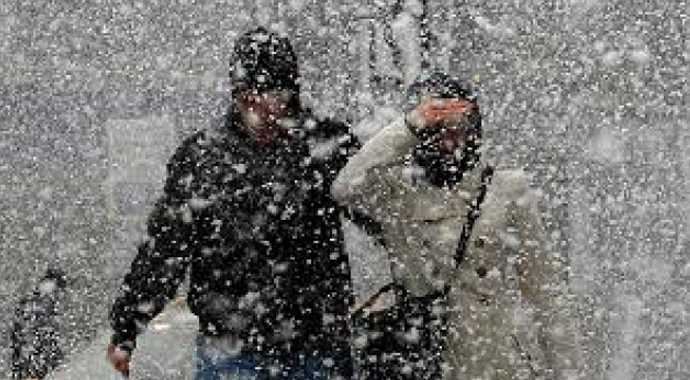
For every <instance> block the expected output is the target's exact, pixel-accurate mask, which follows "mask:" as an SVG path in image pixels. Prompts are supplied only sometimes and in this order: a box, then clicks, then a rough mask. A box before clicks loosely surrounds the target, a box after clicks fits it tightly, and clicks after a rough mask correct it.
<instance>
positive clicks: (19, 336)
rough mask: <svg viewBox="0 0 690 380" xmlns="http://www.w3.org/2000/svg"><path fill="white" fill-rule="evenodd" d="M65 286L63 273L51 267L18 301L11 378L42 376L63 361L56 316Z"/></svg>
mask: <svg viewBox="0 0 690 380" xmlns="http://www.w3.org/2000/svg"><path fill="white" fill-rule="evenodd" d="M65 286H66V280H65V274H64V273H63V272H62V271H61V270H59V269H55V268H50V269H48V270H47V271H46V273H45V275H44V276H43V278H42V279H41V281H40V282H39V283H38V285H37V286H36V288H35V289H33V291H32V292H31V294H30V295H28V296H26V297H24V298H22V299H21V300H20V301H19V304H18V307H17V309H16V312H15V316H14V320H13V321H12V332H11V346H12V376H13V378H14V379H17V380H27V379H43V378H44V377H45V376H46V375H47V374H48V373H49V372H50V371H51V370H52V369H54V368H55V367H57V366H58V365H60V364H61V363H62V360H63V356H64V355H63V351H62V349H61V347H60V346H61V345H60V322H59V318H60V315H61V312H60V304H61V300H62V299H63V295H64V293H65Z"/></svg>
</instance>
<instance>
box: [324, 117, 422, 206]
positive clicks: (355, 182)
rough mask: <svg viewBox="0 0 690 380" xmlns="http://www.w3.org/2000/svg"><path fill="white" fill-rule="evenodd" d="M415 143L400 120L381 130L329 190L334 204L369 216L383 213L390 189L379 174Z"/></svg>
mask: <svg viewBox="0 0 690 380" xmlns="http://www.w3.org/2000/svg"><path fill="white" fill-rule="evenodd" d="M417 141H418V140H417V137H416V136H414V135H413V134H412V132H410V130H409V129H408V128H407V126H406V125H405V121H404V119H403V118H402V117H400V118H398V119H396V120H395V121H394V122H393V123H391V124H389V125H388V126H387V127H385V128H383V129H382V130H381V131H380V132H379V133H377V134H376V135H375V136H374V137H373V138H371V140H369V141H368V142H367V143H366V144H365V145H364V146H363V147H362V149H360V151H359V153H357V154H356V155H354V156H353V157H352V158H350V160H349V161H348V163H347V165H346V166H345V168H344V169H343V170H342V171H340V174H339V175H338V177H337V178H336V180H335V181H334V182H333V186H332V187H331V192H332V194H333V197H334V198H335V200H336V201H337V202H338V203H340V204H342V205H347V206H351V207H354V208H355V209H357V210H358V211H360V212H363V213H364V214H366V215H370V216H374V215H375V214H377V213H380V212H385V210H384V209H383V208H382V207H385V204H386V202H387V199H389V198H388V197H387V195H389V194H388V192H389V191H393V188H392V186H390V184H388V183H387V181H386V179H385V178H384V177H385V176H382V175H381V174H383V173H382V172H385V171H388V170H390V169H391V167H393V166H394V165H396V164H398V163H400V162H401V160H402V158H403V157H404V156H405V155H406V154H408V153H409V152H410V151H411V150H412V148H413V147H414V146H415V144H416V143H417Z"/></svg>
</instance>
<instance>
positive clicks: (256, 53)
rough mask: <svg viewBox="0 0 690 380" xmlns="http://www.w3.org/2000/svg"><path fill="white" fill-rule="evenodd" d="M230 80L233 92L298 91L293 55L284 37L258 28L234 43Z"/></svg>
mask: <svg viewBox="0 0 690 380" xmlns="http://www.w3.org/2000/svg"><path fill="white" fill-rule="evenodd" d="M230 78H231V81H232V86H233V92H237V91H243V90H248V89H254V90H257V91H268V90H290V91H293V92H295V93H297V92H299V84H298V79H299V66H298V63H297V56H296V55H295V52H294V50H293V48H292V45H291V44H290V41H288V39H287V38H285V37H281V36H279V35H277V34H276V33H272V32H269V31H268V30H266V29H265V28H262V27H259V28H257V29H254V30H251V31H249V32H247V33H245V34H244V35H242V36H241V37H240V38H239V39H238V40H237V43H236V44H235V49H234V52H233V58H232V64H231V68H230Z"/></svg>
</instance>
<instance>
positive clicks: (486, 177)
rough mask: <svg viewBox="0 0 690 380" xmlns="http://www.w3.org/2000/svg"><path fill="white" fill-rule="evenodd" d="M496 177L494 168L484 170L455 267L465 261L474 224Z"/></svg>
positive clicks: (461, 235)
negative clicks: (494, 176)
mask: <svg viewBox="0 0 690 380" xmlns="http://www.w3.org/2000/svg"><path fill="white" fill-rule="evenodd" d="M493 175H494V168H493V167H491V166H487V167H486V168H484V170H483V171H482V177H481V178H482V179H481V182H482V186H481V190H480V191H479V195H478V196H477V199H475V201H474V202H473V203H472V204H471V205H470V210H469V212H468V214H467V223H465V224H464V225H463V226H462V232H461V233H460V241H459V242H458V246H457V248H456V249H455V266H456V267H459V266H460V264H461V263H462V262H463V260H464V259H465V251H467V243H468V242H469V240H470V236H471V235H472V229H473V228H474V223H475V222H476V221H477V219H478V218H479V215H480V214H481V210H480V208H481V205H482V202H484V198H486V192H487V190H488V187H489V184H490V183H491V178H492V177H493Z"/></svg>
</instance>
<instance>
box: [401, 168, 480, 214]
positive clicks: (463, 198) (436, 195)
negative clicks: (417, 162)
mask: <svg viewBox="0 0 690 380" xmlns="http://www.w3.org/2000/svg"><path fill="white" fill-rule="evenodd" d="M485 168H486V165H485V164H483V163H481V162H480V163H479V164H477V165H475V167H474V168H473V169H472V170H470V171H469V172H467V173H465V174H464V175H463V178H462V180H461V181H460V182H459V183H457V184H456V185H455V186H453V187H451V188H447V187H443V188H440V187H437V186H434V185H432V184H430V183H418V184H417V185H415V188H416V189H415V190H416V191H414V192H411V194H410V196H411V197H410V198H411V204H410V206H411V213H410V215H409V217H410V218H411V220H413V221H429V222H430V221H438V220H441V219H447V218H456V217H463V218H464V217H466V216H467V213H468V211H469V209H468V206H469V205H470V204H471V203H472V202H474V201H475V200H476V199H477V197H478V195H479V194H480V192H481V188H482V172H483V171H484V169H485ZM415 193H416V194H415Z"/></svg>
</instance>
